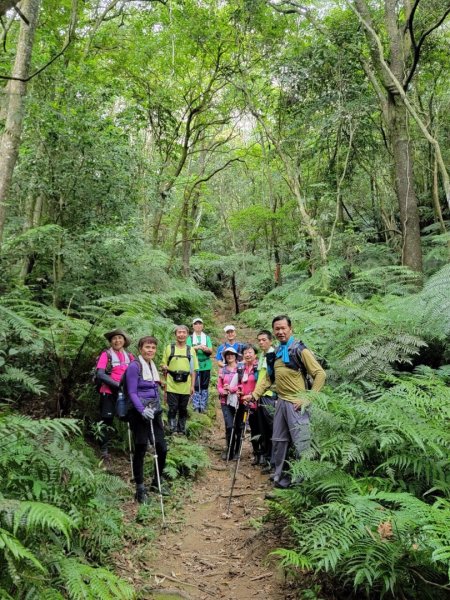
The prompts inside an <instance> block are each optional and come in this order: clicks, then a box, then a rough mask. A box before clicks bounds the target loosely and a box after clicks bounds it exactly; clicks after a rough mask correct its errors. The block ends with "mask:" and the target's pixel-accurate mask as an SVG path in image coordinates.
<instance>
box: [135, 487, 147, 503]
mask: <svg viewBox="0 0 450 600" xmlns="http://www.w3.org/2000/svg"><path fill="white" fill-rule="evenodd" d="M134 499H135V500H137V502H139V504H147V502H148V496H147V490H146V489H145V487H141V488H136V493H135V495H134Z"/></svg>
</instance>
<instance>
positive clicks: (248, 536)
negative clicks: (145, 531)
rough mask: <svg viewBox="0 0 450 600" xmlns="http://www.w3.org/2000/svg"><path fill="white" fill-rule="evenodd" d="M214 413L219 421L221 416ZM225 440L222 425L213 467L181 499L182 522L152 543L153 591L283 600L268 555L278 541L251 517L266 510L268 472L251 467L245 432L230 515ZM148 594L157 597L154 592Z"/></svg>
mask: <svg viewBox="0 0 450 600" xmlns="http://www.w3.org/2000/svg"><path fill="white" fill-rule="evenodd" d="M217 416H218V418H217V423H221V421H220V419H221V415H217ZM223 438H224V435H223V429H222V428H218V429H216V430H214V431H213V432H212V433H211V437H210V440H209V443H208V446H209V455H210V459H211V468H210V469H208V470H207V472H205V473H204V474H203V475H202V476H201V477H200V478H199V480H198V481H197V482H195V484H194V487H193V494H192V497H191V498H189V499H188V500H187V501H186V502H185V506H184V511H183V512H184V517H185V519H186V522H185V524H184V525H183V526H182V529H181V531H178V532H176V531H172V530H170V527H169V532H168V533H164V532H161V534H160V535H159V537H158V539H157V540H156V542H155V544H154V550H155V557H154V558H153V559H151V560H150V561H149V563H148V567H149V569H150V570H151V571H152V572H153V573H154V580H155V589H159V590H161V591H162V590H167V591H172V592H174V591H178V592H182V595H181V597H183V598H192V599H194V598H195V599H199V600H200V599H201V600H203V599H204V600H206V599H209V598H221V599H223V600H250V599H251V598H257V597H259V598H264V599H270V600H281V599H282V598H285V594H284V593H283V592H282V590H281V587H282V584H281V581H280V577H281V575H280V574H279V573H277V572H276V570H275V568H274V561H273V560H270V559H268V554H269V552H270V550H271V549H273V548H275V547H276V544H277V542H276V539H275V538H274V537H273V536H272V535H271V533H270V528H267V527H264V528H261V527H259V528H258V527H255V525H252V520H253V519H258V520H260V518H261V517H262V516H263V515H264V514H265V513H266V512H267V509H266V507H265V505H264V494H265V492H266V491H267V490H268V489H270V486H269V484H268V481H267V476H263V475H261V472H260V469H259V468H258V467H252V466H251V465H250V461H251V458H252V454H251V446H250V442H249V436H248V435H247V440H246V442H245V443H244V448H243V453H242V461H241V464H240V467H239V472H238V476H237V480H236V485H235V489H234V494H233V498H232V503H231V512H230V516H229V517H228V516H227V514H226V506H227V503H228V495H229V490H230V484H231V478H232V473H233V471H234V468H235V464H236V463H235V462H232V463H230V464H229V465H226V463H225V462H224V461H222V460H221V459H220V454H221V452H222V451H223V446H224V439H223ZM172 517H173V515H172ZM169 525H170V518H169ZM150 597H154V598H158V597H161V596H158V593H155V594H154V595H153V596H150ZM175 597H176V596H175ZM179 597H180V596H179Z"/></svg>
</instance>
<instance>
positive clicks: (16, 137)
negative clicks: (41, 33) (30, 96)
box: [0, 0, 40, 245]
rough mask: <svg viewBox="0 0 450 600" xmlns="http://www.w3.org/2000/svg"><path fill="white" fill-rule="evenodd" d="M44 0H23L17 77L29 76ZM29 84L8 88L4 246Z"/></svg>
mask: <svg viewBox="0 0 450 600" xmlns="http://www.w3.org/2000/svg"><path fill="white" fill-rule="evenodd" d="M39 5H40V0H23V3H22V5H21V10H22V12H23V13H24V15H25V16H26V18H27V20H28V23H29V24H27V23H25V22H24V21H23V20H22V21H21V24H20V33H19V40H18V42H17V51H16V59H15V62H14V68H13V73H12V75H13V77H17V78H20V79H26V77H27V76H28V73H29V69H30V63H31V55H32V51H33V42H34V33H35V30H36V24H37V20H38V14H39ZM26 92H27V84H26V83H25V82H24V81H15V80H11V81H9V82H8V85H7V88H6V96H7V102H8V108H7V113H6V122H5V129H4V131H3V134H2V137H1V140H0V245H1V243H2V241H3V232H4V229H5V221H6V207H7V203H8V196H9V192H10V188H11V182H12V177H13V173H14V168H15V166H16V162H17V157H18V154H19V146H20V138H21V135H22V128H23V119H24V112H25V95H26Z"/></svg>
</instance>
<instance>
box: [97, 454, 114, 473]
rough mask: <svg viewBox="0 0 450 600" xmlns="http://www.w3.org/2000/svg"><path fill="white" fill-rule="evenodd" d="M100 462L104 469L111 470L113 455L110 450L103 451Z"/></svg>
mask: <svg viewBox="0 0 450 600" xmlns="http://www.w3.org/2000/svg"><path fill="white" fill-rule="evenodd" d="M100 464H101V467H102V469H103V470H104V471H109V470H110V469H111V465H112V460H111V455H110V454H109V453H108V452H102V456H101V461H100Z"/></svg>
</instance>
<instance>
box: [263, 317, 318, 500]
mask: <svg viewBox="0 0 450 600" xmlns="http://www.w3.org/2000/svg"><path fill="white" fill-rule="evenodd" d="M272 328H273V332H274V334H275V337H276V338H277V340H278V341H279V342H280V345H279V346H278V347H277V348H276V351H275V352H274V353H273V355H272V356H271V357H270V358H269V354H267V356H266V357H267V364H268V371H267V374H266V375H265V376H264V377H262V378H261V379H259V380H258V383H257V386H256V388H255V391H254V392H253V394H252V396H253V398H254V399H255V400H259V399H260V398H261V397H262V396H263V395H264V393H265V392H266V391H267V390H268V389H269V388H270V387H271V385H272V384H274V387H275V390H276V392H277V394H278V402H277V407H276V410H275V416H274V423H273V437H272V442H273V461H274V463H275V472H274V476H273V481H274V484H275V486H276V487H280V488H287V487H290V485H291V479H290V477H289V475H288V474H287V473H285V472H284V468H285V461H286V455H287V451H288V448H289V444H290V443H291V442H292V444H293V445H294V448H295V454H296V456H297V458H300V456H301V455H302V453H303V452H305V451H306V450H308V449H309V447H310V437H311V435H310V425H309V412H308V408H307V407H308V405H309V398H308V393H309V392H308V390H307V383H306V375H309V376H310V377H311V378H312V380H313V385H312V388H311V390H312V391H316V392H318V391H320V390H321V389H322V387H323V385H324V383H325V378H326V375H325V371H324V370H323V369H322V367H321V365H320V364H319V363H318V362H317V360H316V358H315V357H314V354H313V353H312V352H311V351H310V350H308V348H306V347H305V346H304V344H302V342H296V341H295V339H294V336H293V335H292V324H291V319H290V318H289V317H288V316H287V315H280V316H278V317H275V318H274V319H273V321H272Z"/></svg>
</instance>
